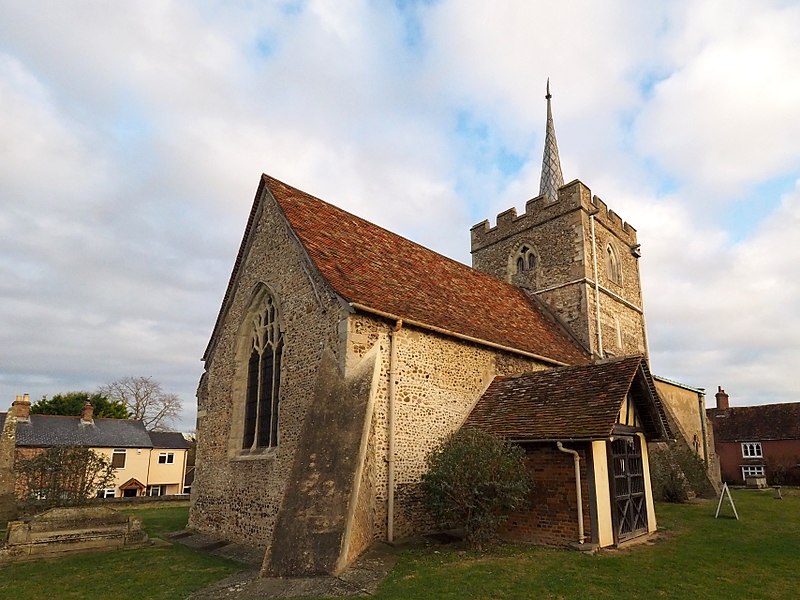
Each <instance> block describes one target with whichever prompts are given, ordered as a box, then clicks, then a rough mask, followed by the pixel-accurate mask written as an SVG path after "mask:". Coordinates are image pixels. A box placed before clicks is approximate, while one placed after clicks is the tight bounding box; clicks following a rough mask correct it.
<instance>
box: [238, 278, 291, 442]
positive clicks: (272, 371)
mask: <svg viewBox="0 0 800 600" xmlns="http://www.w3.org/2000/svg"><path fill="white" fill-rule="evenodd" d="M250 340H251V346H250V356H249V359H248V363H247V392H246V394H245V406H244V435H243V436H242V449H244V450H256V449H260V448H273V447H275V446H277V445H278V399H279V396H280V378H281V354H282V352H283V334H282V332H281V330H280V326H279V323H278V310H277V307H276V305H275V301H274V300H273V298H272V296H270V295H269V294H265V296H264V300H263V305H262V307H261V309H260V310H259V311H258V312H256V313H255V314H254V315H253V316H252V328H251V336H250Z"/></svg>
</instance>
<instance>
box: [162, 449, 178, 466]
mask: <svg viewBox="0 0 800 600" xmlns="http://www.w3.org/2000/svg"><path fill="white" fill-rule="evenodd" d="M174 462H175V454H174V453H173V452H161V453H159V455H158V464H160V465H171V464H172V463H174Z"/></svg>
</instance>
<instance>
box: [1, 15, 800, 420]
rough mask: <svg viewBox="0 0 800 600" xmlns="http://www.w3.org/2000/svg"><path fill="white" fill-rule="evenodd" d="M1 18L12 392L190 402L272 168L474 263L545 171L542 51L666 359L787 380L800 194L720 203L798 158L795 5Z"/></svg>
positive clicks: (6, 313)
mask: <svg viewBox="0 0 800 600" xmlns="http://www.w3.org/2000/svg"><path fill="white" fill-rule="evenodd" d="M4 17H5V18H4V19H3V20H2V21H0V40H2V41H0V158H2V160H0V202H2V205H3V207H2V208H3V210H2V211H0V236H2V239H3V242H4V252H3V254H2V255H1V256H0V297H2V300H3V301H2V302H1V303H0V320H2V321H3V322H4V323H8V324H10V325H9V326H8V327H5V328H4V329H3V331H2V332H0V347H2V348H3V350H2V351H0V352H2V354H0V364H2V371H1V372H0V402H5V403H6V404H8V403H9V402H10V401H11V399H13V396H14V394H16V393H22V392H25V391H28V392H31V393H32V394H33V395H34V397H37V396H38V395H41V394H43V393H48V394H53V393H56V392H59V391H64V390H66V389H70V388H75V387H84V388H93V387H94V386H96V385H97V384H99V383H103V382H106V381H109V380H110V379H113V378H116V377H120V376H124V375H153V376H154V377H155V378H156V379H158V380H160V381H161V382H162V383H163V384H164V387H165V389H168V390H169V391H176V392H178V393H179V394H180V395H181V396H182V397H183V399H184V402H185V404H186V406H187V411H186V419H185V424H186V426H189V427H190V426H191V423H192V421H193V409H192V408H191V406H192V405H193V402H194V398H193V395H194V389H195V385H196V381H197V379H198V377H199V374H200V369H201V364H200V362H199V357H200V355H201V353H202V350H203V348H204V346H205V343H206V341H207V338H208V335H209V334H210V331H211V328H212V326H213V322H214V319H215V317H216V312H217V310H218V307H219V303H220V301H221V299H222V295H223V293H224V289H225V285H226V284H227V278H228V276H229V274H230V268H231V265H232V263H233V260H234V258H235V255H236V251H237V248H238V244H239V242H240V240H241V235H242V230H243V228H244V224H245V222H246V219H247V213H248V210H249V208H250V203H251V202H252V199H253V195H254V193H255V189H256V187H257V185H258V178H259V175H260V173H261V172H262V171H266V172H268V173H270V174H271V175H274V176H276V177H278V178H280V179H283V180H284V181H286V182H287V183H289V184H292V185H295V186H297V187H299V188H301V189H303V190H305V191H308V192H310V193H312V194H314V195H317V196H320V197H322V198H324V199H327V200H330V201H332V202H334V203H336V204H338V205H339V206H342V207H343V208H345V209H347V210H350V211H352V212H354V213H355V214H358V215H360V216H363V217H365V218H368V219H370V220H372V221H373V222H376V223H378V224H380V225H382V226H384V227H386V228H388V229H390V230H392V231H396V232H398V233H401V234H403V235H406V236H407V237H410V238H412V239H414V240H416V241H419V242H421V243H423V244H425V245H427V246H430V247H433V248H434V249H437V250H439V251H441V252H445V253H447V254H448V255H451V256H454V257H456V258H459V259H461V260H464V261H465V262H466V261H468V250H469V248H468V244H469V242H468V229H469V226H470V225H472V224H473V221H478V220H481V219H482V218H484V217H487V218H491V219H493V218H494V215H495V214H496V213H497V212H499V211H501V210H504V209H505V208H508V207H509V206H512V205H515V206H517V207H518V208H521V207H522V206H523V205H524V202H525V200H527V199H528V198H530V197H532V196H534V195H535V194H536V193H537V191H538V180H539V161H540V160H541V151H542V148H541V143H542V135H543V126H544V114H545V105H544V99H543V97H542V96H543V94H544V81H545V78H546V77H547V76H548V75H549V76H551V77H552V82H553V93H554V112H555V118H556V129H557V132H558V138H559V145H560V148H561V153H562V160H563V167H564V173H565V177H566V178H567V180H570V179H573V178H575V177H579V178H580V179H581V180H582V181H584V182H585V183H586V184H587V185H589V186H590V187H591V188H592V191H593V192H594V193H596V194H598V195H599V196H601V197H602V198H603V199H604V200H605V201H606V202H607V203H608V204H609V206H611V207H612V208H613V209H615V211H617V212H618V213H620V214H621V215H622V216H623V218H625V219H626V220H628V221H630V222H631V223H632V224H633V225H634V226H635V227H637V229H638V230H639V235H640V241H642V242H643V249H644V252H645V254H644V257H643V259H642V269H643V274H644V277H645V304H646V306H647V308H648V322H649V325H650V333H651V335H650V346H651V350H652V352H653V357H654V366H655V368H656V371H657V372H660V373H662V374H664V375H666V376H673V377H678V378H685V379H686V380H687V383H690V384H693V385H701V386H707V387H710V386H713V385H715V384H716V383H721V384H723V385H725V386H726V387H727V388H728V390H729V392H730V393H731V394H732V397H733V398H736V397H738V396H745V397H747V398H748V399H749V400H752V401H760V400H761V399H764V398H777V399H790V398H789V395H788V394H789V391H788V388H787V386H786V383H785V380H786V379H787V378H786V377H783V378H781V376H780V375H779V374H777V373H780V372H781V370H783V372H784V373H788V372H789V369H790V368H791V365H792V364H793V361H794V363H796V362H797V358H798V357H797V346H796V345H793V344H792V343H790V342H789V341H787V340H791V339H797V338H800V323H798V322H797V321H796V320H795V319H793V318H792V317H791V313H792V311H791V310H790V307H791V305H792V302H793V298H794V297H796V291H797V290H796V284H795V283H794V282H793V281H792V280H791V274H792V271H791V267H792V265H794V264H796V262H797V261H796V259H797V258H798V257H797V256H796V254H797V251H795V250H794V249H793V247H792V244H791V237H790V234H791V229H790V224H791V223H796V220H797V204H798V199H797V192H796V191H795V192H792V193H791V194H787V195H786V197H785V198H783V201H782V204H781V206H780V208H779V209H777V212H776V213H775V214H774V215H768V216H767V218H766V219H765V220H764V221H763V223H761V224H760V225H759V224H758V223H753V224H750V225H747V226H743V227H742V231H741V232H738V233H737V235H736V236H734V235H732V234H731V232H730V231H728V230H726V227H728V223H727V221H726V220H725V219H720V214H721V212H720V210H719V209H718V208H715V207H716V206H717V204H721V203H722V201H724V200H727V199H730V198H733V197H734V196H742V195H744V196H746V195H747V194H746V191H747V190H746V189H745V188H748V186H749V187H750V188H752V187H753V186H757V185H759V184H763V183H764V182H765V180H766V179H768V178H772V177H781V178H782V179H785V178H787V177H793V176H795V175H797V176H796V177H795V178H800V174H799V173H798V172H799V171H800V158H799V157H800V154H799V153H798V150H797V145H796V144H795V143H794V140H795V139H797V138H798V135H799V134H800V131H798V130H797V128H798V127H799V126H800V120H798V119H796V118H795V115H796V108H795V107H796V106H798V105H800V87H798V86H800V84H799V83H798V82H799V81H800V77H798V76H797V75H798V73H797V68H798V67H797V65H796V64H795V62H796V61H793V58H794V57H795V56H798V55H800V46H799V45H798V44H799V42H798V39H799V38H798V36H799V35H800V34H798V31H800V23H799V22H798V9H797V7H796V5H793V4H781V3H766V4H764V3H762V4H758V5H757V4H754V3H745V2H737V3H728V2H725V3H724V4H721V3H719V2H715V1H712V0H706V1H702V2H683V3H669V4H667V3H664V4H661V3H657V4H652V3H649V4H648V3H633V4H632V3H629V2H622V1H617V0H613V1H608V2H603V3H596V2H570V3H566V4H562V5H559V6H554V5H553V6H551V5H543V4H541V3H530V2H524V1H519V2H507V3H503V4H502V5H497V4H492V5H489V4H487V3H483V2H477V1H472V0H459V1H457V2H456V1H444V2H438V3H433V4H413V5H405V6H404V8H403V9H398V8H396V7H394V8H387V7H384V6H382V5H380V4H375V3H372V2H367V1H358V0H353V1H348V2H337V3H336V4H335V5H332V4H331V3H328V2H308V3H302V4H298V5H293V4H291V3H289V4H287V3H264V4H256V5H252V4H246V3H245V4H236V5H229V4H227V3H224V4H222V3H220V4H216V3H210V4H204V5H203V7H202V8H198V7H197V6H193V5H188V4H181V3H163V2H138V3H130V4H125V5H116V4H108V5H97V4H96V3H93V4H71V5H70V6H69V7H67V6H66V5H64V6H61V5H53V6H51V7H49V9H48V11H41V10H40V9H39V8H38V7H36V6H35V5H34V4H31V3H12V4H11V5H9V6H4ZM654 80H657V81H658V82H657V83H656V84H655V85H654V86H653V87H652V88H651V87H649V86H650V83H651V82H652V81H654ZM460 119H461V120H467V121H468V122H469V124H470V126H471V127H472V129H470V128H466V129H467V130H459V122H460ZM473 129H474V130H473ZM508 155H511V156H512V157H513V160H514V161H518V162H519V164H518V165H517V169H513V168H512V169H510V170H509V169H507V167H508V165H507V164H504V163H503V160H504V159H503V157H504V156H506V157H507V156H508ZM773 204H775V202H772V203H767V205H768V206H770V205H773ZM712 205H713V206H712ZM709 207H710V208H709ZM476 215H478V216H477V217H476ZM734 240H739V241H738V243H734ZM776 249H777V250H776ZM765 365H770V366H771V367H775V368H773V369H772V370H770V369H768V368H766V367H765ZM717 378H719V379H720V381H718V382H717V381H716V380H717ZM722 380H724V381H722ZM737 388H738V389H737ZM756 391H759V392H760V393H761V395H758V394H756V393H755V392H756ZM4 399H5V400H4Z"/></svg>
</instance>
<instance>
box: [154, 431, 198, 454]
mask: <svg viewBox="0 0 800 600" xmlns="http://www.w3.org/2000/svg"><path fill="white" fill-rule="evenodd" d="M149 434H150V440H151V441H152V442H153V448H174V449H176V450H180V449H184V450H188V449H189V448H191V444H189V442H188V441H187V440H186V438H185V437H183V434H182V433H179V432H177V431H150V432H149Z"/></svg>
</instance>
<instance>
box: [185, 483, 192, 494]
mask: <svg viewBox="0 0 800 600" xmlns="http://www.w3.org/2000/svg"><path fill="white" fill-rule="evenodd" d="M183 493H184V494H186V495H188V494H191V493H192V486H190V485H185V486H183Z"/></svg>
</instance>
